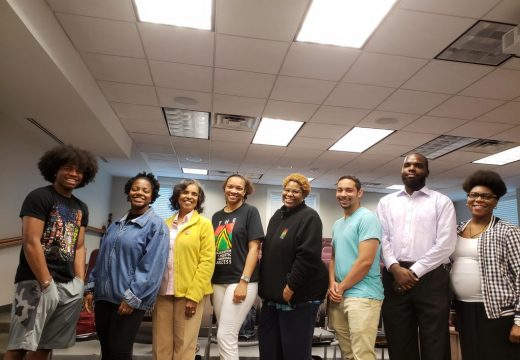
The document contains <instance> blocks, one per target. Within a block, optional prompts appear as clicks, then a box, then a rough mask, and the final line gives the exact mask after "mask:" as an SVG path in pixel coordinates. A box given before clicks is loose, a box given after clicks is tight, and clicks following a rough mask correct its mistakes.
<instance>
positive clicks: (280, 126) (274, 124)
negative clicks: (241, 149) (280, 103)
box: [253, 118, 303, 146]
mask: <svg viewBox="0 0 520 360" xmlns="http://www.w3.org/2000/svg"><path fill="white" fill-rule="evenodd" d="M302 125H303V122H301V121H293V120H281V119H270V118H262V121H260V125H258V130H256V134H255V137H254V138H253V144H261V145H275V146H287V144H289V143H290V142H291V140H292V138H293V137H294V135H296V133H297V132H298V130H299V129H300V128H301V127H302Z"/></svg>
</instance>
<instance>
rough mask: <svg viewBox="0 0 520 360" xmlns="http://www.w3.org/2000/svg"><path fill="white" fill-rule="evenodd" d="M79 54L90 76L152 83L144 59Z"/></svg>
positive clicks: (126, 81)
mask: <svg viewBox="0 0 520 360" xmlns="http://www.w3.org/2000/svg"><path fill="white" fill-rule="evenodd" d="M81 56H82V57H83V60H84V61H85V64H86V65H87V67H88V68H89V70H90V72H91V73H92V76H94V78H95V79H97V80H108V81H114V82H123V83H131V84H141V85H152V84H153V82H152V75H151V74H150V70H149V68H148V62H147V61H146V60H144V59H134V58H129V57H121V56H111V55H101V54H90V53H83V54H81Z"/></svg>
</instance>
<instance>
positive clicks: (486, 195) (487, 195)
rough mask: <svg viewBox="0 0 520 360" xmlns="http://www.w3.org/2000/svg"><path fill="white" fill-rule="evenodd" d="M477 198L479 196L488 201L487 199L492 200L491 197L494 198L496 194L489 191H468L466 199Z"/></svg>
mask: <svg viewBox="0 0 520 360" xmlns="http://www.w3.org/2000/svg"><path fill="white" fill-rule="evenodd" d="M478 198H481V199H482V200H486V201H489V200H492V199H496V198H497V196H496V195H495V194H490V193H478V192H470V193H468V199H470V200H477V199H478Z"/></svg>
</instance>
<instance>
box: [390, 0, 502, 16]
mask: <svg viewBox="0 0 520 360" xmlns="http://www.w3.org/2000/svg"><path fill="white" fill-rule="evenodd" d="M499 2H500V0H457V1H453V0H421V1H417V0H403V1H401V2H400V3H399V8H402V9H408V10H416V11H423V12H430V13H436V14H445V15H455V16H462V17H472V18H475V19H479V18H481V17H482V16H483V15H484V14H485V13H486V12H488V11H489V10H491V9H492V8H493V7H494V6H495V5H496V4H498V3H499Z"/></svg>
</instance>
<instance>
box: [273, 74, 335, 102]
mask: <svg viewBox="0 0 520 360" xmlns="http://www.w3.org/2000/svg"><path fill="white" fill-rule="evenodd" d="M334 85H335V83H334V82H332V81H324V80H314V79H303V78H296V77H289V76H279V77H278V79H277V80H276V83H275V85H274V88H273V92H272V93H271V98H272V99H274V100H285V101H294V102H302V103H310V104H321V103H322V102H323V100H324V99H325V98H326V97H327V95H328V94H329V93H330V91H331V90H332V88H333V87H334Z"/></svg>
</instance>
